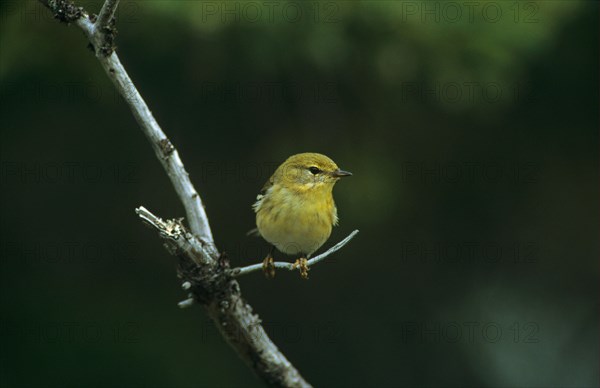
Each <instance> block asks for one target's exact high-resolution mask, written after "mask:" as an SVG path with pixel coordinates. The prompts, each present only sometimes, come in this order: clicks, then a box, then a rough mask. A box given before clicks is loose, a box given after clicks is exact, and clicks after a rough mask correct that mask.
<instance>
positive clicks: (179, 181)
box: [41, 0, 217, 255]
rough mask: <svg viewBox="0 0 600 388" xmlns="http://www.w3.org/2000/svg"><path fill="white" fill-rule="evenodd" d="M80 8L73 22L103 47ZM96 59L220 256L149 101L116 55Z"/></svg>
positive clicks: (198, 230)
mask: <svg viewBox="0 0 600 388" xmlns="http://www.w3.org/2000/svg"><path fill="white" fill-rule="evenodd" d="M41 1H42V3H44V4H49V3H51V4H54V3H55V2H52V1H50V2H49V3H45V2H44V0H41ZM61 3H65V4H69V6H70V7H73V4H72V3H70V2H67V1H64V0H63V1H62V2H61ZM105 7H106V3H105ZM77 9H78V10H80V13H79V14H78V15H79V17H78V18H77V19H76V20H74V22H75V23H76V24H77V25H78V26H79V27H80V28H81V29H82V30H83V31H84V32H85V34H86V35H87V37H88V39H89V40H90V42H91V43H92V45H94V46H95V47H101V46H102V45H103V44H104V37H103V36H102V34H100V33H97V30H96V28H95V27H94V23H92V21H91V20H90V19H89V17H88V15H87V13H85V11H83V10H82V9H81V8H77ZM103 9H104V8H103ZM51 10H52V11H53V12H54V13H55V14H56V15H59V14H62V13H64V12H63V11H62V10H61V9H56V8H51ZM96 57H97V58H98V60H99V61H100V64H101V65H102V68H103V69H104V71H105V72H106V74H107V75H108V78H110V80H111V81H112V82H113V84H114V85H115V87H116V88H117V91H118V92H119V94H120V95H121V96H122V97H123V98H124V99H125V102H126V103H127V104H128V105H129V108H130V109H131V112H132V113H133V116H134V117H135V119H136V121H137V122H138V124H139V126H140V128H141V129H142V132H144V135H146V137H147V138H148V140H149V141H150V144H151V145H152V148H153V149H154V153H155V154H156V157H157V158H158V160H159V162H160V163H161V164H162V166H163V168H164V169H165V171H166V172H167V175H168V176H169V179H170V180H171V184H172V185H173V187H174V188H175V192H176V193H177V195H178V196H179V198H180V199H181V202H182V203H183V207H184V208H185V213H186V216H187V221H188V222H189V224H190V229H191V230H192V233H194V234H195V235H196V236H198V237H199V238H200V239H201V240H202V241H204V242H205V243H208V244H209V245H213V250H214V254H215V255H217V251H216V249H215V248H214V244H213V241H214V240H213V236H212V232H211V230H210V225H209V222H208V216H207V215H206V211H205V210H204V205H203V204H202V200H201V199H200V196H199V195H198V192H197V191H196V189H195V188H194V185H193V184H192V182H191V181H190V178H189V174H188V173H187V171H186V170H185V167H184V166H183V162H182V161H181V158H180V157H179V153H178V152H177V150H176V149H175V147H174V146H173V144H171V142H170V141H169V139H168V138H167V136H166V135H165V133H164V132H163V131H162V129H161V128H160V126H159V125H158V122H157V121H156V119H155V118H154V116H153V115H152V112H150V109H149V108H148V105H146V102H145V101H144V99H143V98H142V96H141V95H140V93H139V92H138V90H137V89H136V87H135V85H134V84H133V81H132V80H131V78H130V77H129V75H128V74H127V71H126V70H125V68H124V67H123V65H122V64H121V61H120V60H119V57H118V56H117V54H116V53H115V52H112V53H111V54H110V55H108V56H105V55H103V54H102V53H101V52H100V50H99V49H96Z"/></svg>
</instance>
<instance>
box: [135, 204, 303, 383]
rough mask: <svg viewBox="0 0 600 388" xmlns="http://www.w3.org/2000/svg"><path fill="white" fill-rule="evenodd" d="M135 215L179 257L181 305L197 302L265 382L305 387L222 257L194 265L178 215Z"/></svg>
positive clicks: (193, 246)
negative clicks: (184, 292) (167, 217)
mask: <svg viewBox="0 0 600 388" xmlns="http://www.w3.org/2000/svg"><path fill="white" fill-rule="evenodd" d="M136 212H137V214H138V215H139V216H140V218H141V219H142V220H143V221H144V222H146V223H147V224H149V225H150V226H152V227H153V228H155V229H156V231H157V232H158V234H159V236H160V237H161V238H163V240H164V241H165V246H166V248H167V250H168V251H169V252H171V253H172V254H174V255H175V256H177V257H178V258H179V276H180V277H181V278H182V279H183V288H184V289H186V290H187V291H189V292H190V293H189V294H188V298H187V299H185V300H183V301H181V302H179V303H178V306H179V307H180V308H182V309H183V308H188V307H190V306H192V305H193V304H194V303H201V304H202V305H204V307H205V308H206V311H207V313H208V315H209V317H210V318H211V319H212V320H213V322H214V323H215V326H216V327H217V328H218V329H219V331H220V332H221V334H222V335H223V337H224V338H225V339H226V340H227V342H228V343H229V344H230V345H231V346H232V347H233V348H234V349H235V350H236V351H237V353H238V354H239V355H240V356H241V357H242V359H243V360H244V361H245V362H246V363H247V364H248V365H249V366H250V367H251V368H252V369H253V370H254V371H255V372H256V374H257V375H259V376H260V377H261V378H262V379H263V380H264V381H265V382H267V384H269V385H273V386H282V387H310V385H309V384H308V383H307V382H306V381H305V380H304V379H303V378H302V376H301V375H300V373H298V370H296V368H294V366H293V365H292V364H291V363H290V362H289V361H288V360H287V359H286V358H285V356H284V355H283V354H282V353H281V352H280V351H279V349H277V346H275V344H274V343H273V342H272V341H271V340H270V339H269V337H268V335H267V333H266V332H265V330H264V328H263V326H262V325H261V321H260V318H259V317H258V315H256V314H254V313H253V312H252V307H250V305H249V304H248V303H246V301H245V300H244V299H243V298H242V295H241V291H240V285H239V284H238V282H237V281H236V280H235V279H233V278H232V277H231V276H229V275H228V274H229V273H230V272H231V271H230V269H229V267H228V263H227V260H225V259H224V258H223V257H221V258H219V259H218V260H213V261H210V262H208V263H206V264H204V265H197V260H198V258H197V256H199V255H200V256H201V253H199V252H197V247H198V246H201V243H200V242H199V241H198V240H197V239H196V238H195V237H194V236H193V235H192V234H191V233H189V232H188V231H187V230H186V229H185V227H184V226H183V225H181V223H180V222H179V221H178V220H166V221H165V220H162V219H161V218H159V217H157V216H155V215H154V214H152V213H151V212H150V211H149V210H147V209H145V208H143V207H139V208H138V209H136Z"/></svg>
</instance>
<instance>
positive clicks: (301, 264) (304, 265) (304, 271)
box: [292, 257, 309, 279]
mask: <svg viewBox="0 0 600 388" xmlns="http://www.w3.org/2000/svg"><path fill="white" fill-rule="evenodd" d="M292 268H293V269H296V268H298V269H299V270H300V276H302V279H308V270H309V268H308V259H305V258H304V257H301V258H299V259H298V260H296V262H295V263H294V264H292Z"/></svg>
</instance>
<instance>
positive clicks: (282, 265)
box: [231, 229, 358, 277]
mask: <svg viewBox="0 0 600 388" xmlns="http://www.w3.org/2000/svg"><path fill="white" fill-rule="evenodd" d="M357 234H358V229H356V230H354V231H353V232H352V233H350V234H349V235H348V237H346V238H345V239H343V240H342V241H340V242H339V243H337V244H335V245H334V246H332V247H331V248H329V249H328V250H327V251H326V252H323V253H321V254H320V255H318V256H315V257H313V258H312V259H310V260H308V262H307V263H306V265H307V266H308V267H311V266H313V265H315V264H317V263H319V262H320V261H322V260H324V259H325V258H326V257H327V256H330V255H331V254H333V253H335V252H336V251H338V250H340V249H341V248H342V247H343V246H344V245H346V244H348V243H349V242H350V240H352V239H353V238H354V236H356V235H357ZM273 266H274V267H275V268H279V269H287V270H288V271H293V270H295V269H298V267H297V266H295V265H294V264H292V263H287V262H284V261H276V262H274V263H273ZM262 268H263V264H262V263H259V264H252V265H249V266H247V267H241V268H234V269H232V270H231V276H233V277H239V276H242V275H247V274H249V273H251V272H255V271H259V270H261V269H262Z"/></svg>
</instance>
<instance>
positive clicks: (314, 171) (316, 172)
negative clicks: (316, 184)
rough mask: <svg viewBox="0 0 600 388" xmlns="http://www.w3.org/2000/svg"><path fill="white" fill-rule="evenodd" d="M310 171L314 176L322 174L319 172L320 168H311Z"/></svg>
mask: <svg viewBox="0 0 600 388" xmlns="http://www.w3.org/2000/svg"><path fill="white" fill-rule="evenodd" d="M308 171H310V172H312V173H313V174H314V175H317V174H318V173H320V172H321V170H319V168H318V167H315V166H312V167H309V168H308Z"/></svg>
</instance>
